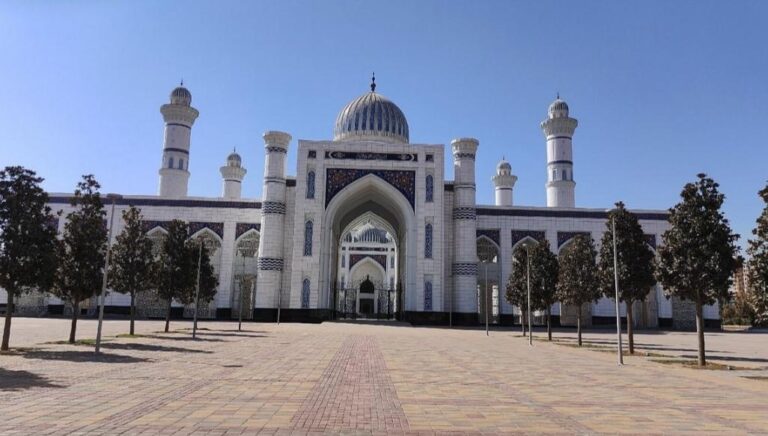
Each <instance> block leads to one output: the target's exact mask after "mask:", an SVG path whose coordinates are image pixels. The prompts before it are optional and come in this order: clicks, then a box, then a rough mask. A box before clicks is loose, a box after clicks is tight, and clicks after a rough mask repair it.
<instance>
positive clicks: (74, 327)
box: [69, 301, 80, 344]
mask: <svg viewBox="0 0 768 436" xmlns="http://www.w3.org/2000/svg"><path fill="white" fill-rule="evenodd" d="M78 315H80V302H79V301H73V302H72V326H71V327H70V329H69V343H70V344H74V343H75V332H76V331H77V317H78Z"/></svg>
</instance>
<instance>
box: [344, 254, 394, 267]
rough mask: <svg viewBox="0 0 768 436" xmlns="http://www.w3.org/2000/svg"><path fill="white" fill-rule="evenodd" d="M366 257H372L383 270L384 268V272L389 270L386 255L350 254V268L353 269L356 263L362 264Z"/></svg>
mask: <svg viewBox="0 0 768 436" xmlns="http://www.w3.org/2000/svg"><path fill="white" fill-rule="evenodd" d="M366 257H370V258H371V259H372V260H375V261H376V262H377V263H378V264H379V265H381V267H382V268H384V271H386V270H387V256H386V255H384V254H350V255H349V268H350V269H352V267H353V266H355V264H356V263H358V262H360V261H361V260H363V259H365V258H366Z"/></svg>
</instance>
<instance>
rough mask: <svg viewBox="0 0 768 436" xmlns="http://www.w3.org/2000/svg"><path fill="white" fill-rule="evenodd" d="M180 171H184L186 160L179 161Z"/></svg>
mask: <svg viewBox="0 0 768 436" xmlns="http://www.w3.org/2000/svg"><path fill="white" fill-rule="evenodd" d="M179 169H180V170H183V169H184V159H179Z"/></svg>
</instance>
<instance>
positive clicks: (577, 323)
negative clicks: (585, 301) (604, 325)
mask: <svg viewBox="0 0 768 436" xmlns="http://www.w3.org/2000/svg"><path fill="white" fill-rule="evenodd" d="M578 306H579V313H578V316H577V317H576V335H577V336H578V337H579V347H581V304H579V305H578Z"/></svg>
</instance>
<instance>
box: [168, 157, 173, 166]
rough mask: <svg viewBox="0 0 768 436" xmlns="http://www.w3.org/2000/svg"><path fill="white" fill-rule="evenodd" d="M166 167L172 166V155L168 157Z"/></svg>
mask: <svg viewBox="0 0 768 436" xmlns="http://www.w3.org/2000/svg"><path fill="white" fill-rule="evenodd" d="M168 168H173V157H169V158H168Z"/></svg>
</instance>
